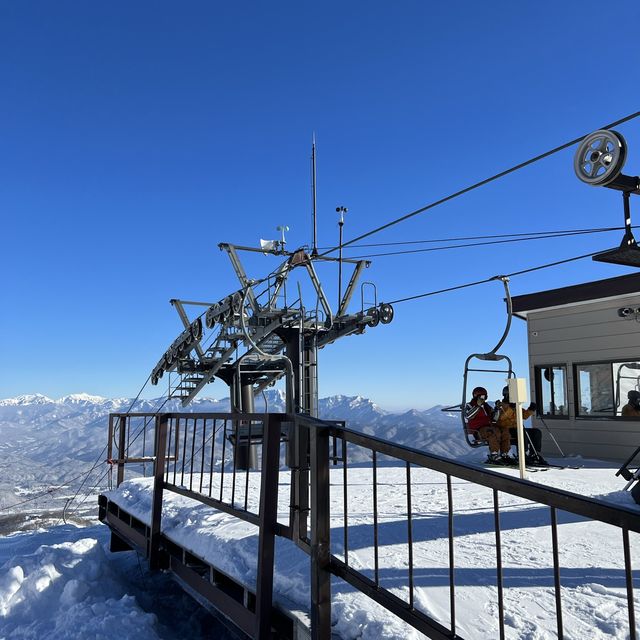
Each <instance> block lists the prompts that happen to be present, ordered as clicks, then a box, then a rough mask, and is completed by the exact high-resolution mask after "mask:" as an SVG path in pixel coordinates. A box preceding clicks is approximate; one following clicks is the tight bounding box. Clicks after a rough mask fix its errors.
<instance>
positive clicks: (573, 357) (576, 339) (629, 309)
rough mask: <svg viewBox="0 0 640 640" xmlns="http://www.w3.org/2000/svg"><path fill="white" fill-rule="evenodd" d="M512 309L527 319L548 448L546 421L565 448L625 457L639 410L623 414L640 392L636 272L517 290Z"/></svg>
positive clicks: (635, 439)
mask: <svg viewBox="0 0 640 640" xmlns="http://www.w3.org/2000/svg"><path fill="white" fill-rule="evenodd" d="M513 313H514V315H515V316H516V317H519V318H521V319H524V320H526V322H527V336H528V350H529V374H530V380H531V381H532V382H533V385H532V386H533V397H534V398H535V401H536V403H537V405H538V408H539V409H538V412H539V416H540V417H534V418H533V421H534V426H536V427H538V428H540V429H541V430H542V433H543V437H544V438H545V440H544V447H543V448H544V451H545V453H551V452H552V450H553V448H554V444H553V442H552V441H551V439H550V438H549V432H548V431H547V429H546V428H545V425H544V424H543V421H544V423H546V425H547V426H548V427H549V429H550V430H551V431H552V432H553V434H554V436H555V438H556V440H557V441H558V443H559V444H560V447H561V448H562V449H563V451H564V453H565V454H576V455H582V456H585V457H590V458H601V459H608V460H618V461H622V460H625V459H626V458H627V457H628V456H629V454H630V453H631V452H632V451H633V450H634V449H635V448H636V447H638V445H640V416H639V417H630V416H629V415H623V408H624V407H625V405H626V404H627V402H628V393H629V391H633V390H635V391H640V274H636V273H634V274H630V275H625V276H620V277H616V278H608V279H606V280H598V281H595V282H587V283H584V284H579V285H574V286H570V287H563V288H560V289H551V290H549V291H541V292H539V293H532V294H527V295H521V296H515V297H514V298H513ZM632 395H633V394H632ZM624 413H625V414H628V413H629V409H628V408H627V409H626V410H625V411H624Z"/></svg>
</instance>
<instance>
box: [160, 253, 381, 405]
mask: <svg viewBox="0 0 640 640" xmlns="http://www.w3.org/2000/svg"><path fill="white" fill-rule="evenodd" d="M270 244H271V245H273V246H269V247H267V248H265V247H263V248H262V249H257V248H252V247H241V246H236V245H232V244H227V243H221V244H220V245H219V247H220V249H221V250H223V251H226V252H227V254H228V256H229V259H230V260H231V264H232V267H233V269H234V271H235V273H236V275H237V277H238V280H239V283H240V287H239V288H238V289H237V290H236V291H233V292H232V293H230V294H229V295H227V296H225V297H224V298H222V299H220V300H219V301H217V302H214V303H210V302H197V301H186V300H177V299H174V300H171V303H172V305H173V306H174V307H175V308H176V310H177V312H178V315H179V316H180V319H181V320H182V322H183V325H184V330H183V331H182V332H181V333H180V335H179V336H178V337H177V338H176V339H175V340H174V341H173V343H172V344H171V345H170V346H169V348H168V349H167V350H166V351H165V353H164V354H163V356H162V358H160V360H159V362H158V364H157V365H156V366H155V368H154V369H153V371H152V373H151V382H152V384H154V385H155V384H158V382H159V380H160V379H161V378H162V377H163V375H164V374H165V373H169V372H176V373H177V374H178V382H177V384H175V385H174V386H173V387H171V386H170V389H169V394H170V395H171V396H172V397H178V398H180V400H181V401H182V405H183V406H186V405H188V404H189V403H190V402H191V401H192V400H193V399H194V398H195V397H196V396H197V395H198V393H200V391H201V390H202V389H203V388H204V387H205V385H206V384H207V383H209V382H211V381H213V380H214V379H215V378H216V377H217V378H219V379H221V380H223V381H225V382H226V383H227V384H228V385H229V387H230V388H231V400H232V406H233V407H234V408H235V409H238V410H243V411H252V410H253V397H254V396H255V395H256V394H257V393H260V392H261V391H262V390H263V389H265V388H266V387H268V386H271V385H273V384H275V382H277V381H278V380H279V379H280V378H282V377H285V378H286V380H287V394H286V395H287V403H288V407H287V409H288V410H289V411H292V412H300V413H307V414H309V415H316V413H317V411H316V409H317V350H318V349H320V348H322V347H325V346H327V345H328V344H331V343H333V342H335V341H336V340H338V339H339V338H342V337H344V336H347V335H352V334H361V333H363V332H364V331H365V329H366V328H367V327H375V326H377V325H378V324H379V323H383V324H388V323H389V322H391V321H392V319H393V315H394V312H393V308H392V307H391V305H389V304H386V303H380V304H378V302H377V292H376V289H375V285H373V284H372V283H366V282H364V283H362V284H361V297H362V302H361V305H360V306H361V308H360V310H359V311H357V312H355V313H347V308H348V307H349V304H350V302H351V301H352V298H353V295H354V293H355V291H356V288H357V286H358V282H359V280H360V276H361V274H362V272H363V270H364V269H365V268H366V267H368V266H369V264H370V263H369V262H368V261H366V260H349V259H342V258H339V259H337V258H331V257H327V256H319V255H317V252H315V253H314V252H312V253H311V254H309V253H308V252H307V251H306V250H305V249H298V250H296V251H293V252H289V251H286V250H285V246H284V241H283V242H274V243H270ZM240 251H249V252H255V253H263V254H265V255H269V254H271V255H275V256H281V257H283V258H284V260H283V262H282V263H281V264H280V265H279V266H278V267H277V268H276V269H275V270H274V271H273V272H272V273H271V274H270V275H269V276H267V277H265V278H262V279H259V280H251V279H249V278H248V277H247V274H246V271H245V269H244V267H243V265H242V262H241V260H240V257H239V252H240ZM317 261H325V262H339V263H340V266H342V263H346V264H350V265H352V266H353V273H352V275H351V279H350V281H349V283H348V285H347V287H346V289H345V291H344V295H341V297H340V300H339V304H338V309H337V311H336V312H335V313H334V312H333V311H332V309H331V306H330V304H329V301H328V299H327V297H326V295H325V293H324V291H323V288H322V285H321V283H320V280H319V278H318V275H317V273H316V269H315V268H314V263H315V262H317ZM295 269H298V270H300V269H303V270H305V271H306V274H307V275H308V277H309V280H310V282H311V284H312V286H313V290H314V294H315V295H314V298H315V299H313V300H312V303H313V305H312V306H310V307H308V308H305V306H304V305H303V301H302V294H301V293H300V295H299V297H298V298H297V299H296V300H295V301H293V302H292V303H291V302H289V301H288V300H287V295H286V292H287V287H286V285H287V281H288V279H289V277H290V275H291V273H292V272H293V271H294V270H295ZM367 286H368V287H369V289H366V287H367ZM258 289H260V291H258ZM298 291H299V289H298ZM365 291H369V292H371V291H372V293H373V297H374V302H373V304H372V306H369V305H366V306H367V307H368V308H366V309H365V303H364V296H365ZM369 295H371V293H369ZM186 307H198V308H202V307H205V308H206V311H203V312H201V313H200V314H199V315H198V316H197V317H196V318H195V319H194V320H190V319H189V316H188V314H187V311H186V309H185V308H186ZM203 320H204V321H203Z"/></svg>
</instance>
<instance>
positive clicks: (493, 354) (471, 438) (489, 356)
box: [443, 276, 515, 447]
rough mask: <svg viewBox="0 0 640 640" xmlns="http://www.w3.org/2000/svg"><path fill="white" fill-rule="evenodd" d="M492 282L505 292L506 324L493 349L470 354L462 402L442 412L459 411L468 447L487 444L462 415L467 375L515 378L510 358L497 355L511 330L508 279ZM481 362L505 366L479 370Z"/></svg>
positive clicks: (466, 363)
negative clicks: (477, 374)
mask: <svg viewBox="0 0 640 640" xmlns="http://www.w3.org/2000/svg"><path fill="white" fill-rule="evenodd" d="M493 279H494V280H500V281H501V282H502V284H503V285H504V291H505V299H506V302H507V324H506V326H505V328H504V331H503V333H502V337H501V338H500V340H499V341H498V343H497V344H496V346H495V347H493V349H491V351H488V352H487V353H472V354H471V355H470V356H469V357H468V358H467V359H466V361H465V363H464V374H463V383H462V402H461V404H460V406H459V407H457V406H455V405H454V406H453V407H446V408H444V409H443V411H460V419H461V421H462V430H463V432H464V436H465V439H466V441H467V444H468V445H469V446H470V447H481V446H483V445H486V444H487V442H486V441H484V440H482V439H481V438H480V437H479V435H478V433H477V432H476V431H474V430H472V429H469V428H468V426H467V421H466V419H465V415H464V408H465V406H466V404H467V385H468V381H469V373H471V372H473V373H480V372H481V373H491V374H495V373H500V374H503V375H506V377H507V378H515V373H514V371H513V364H512V363H511V358H509V356H506V355H503V354H500V353H498V349H500V347H501V346H502V345H503V344H504V341H505V340H506V339H507V336H508V335H509V329H510V328H511V319H512V317H513V306H512V304H511V293H510V291H509V278H508V277H507V276H496V277H495V278H493ZM476 360H477V361H480V363H482V362H502V361H504V363H505V364H506V368H505V369H486V368H480V363H478V364H475V361H476Z"/></svg>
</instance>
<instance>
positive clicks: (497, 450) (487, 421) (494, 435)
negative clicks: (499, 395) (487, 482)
mask: <svg viewBox="0 0 640 640" xmlns="http://www.w3.org/2000/svg"><path fill="white" fill-rule="evenodd" d="M471 395H472V398H471V401H470V402H467V404H466V405H465V407H464V417H465V422H466V424H467V429H468V430H469V431H471V432H472V433H474V434H476V435H477V437H478V438H480V439H482V440H486V441H487V443H488V445H489V457H488V458H487V462H489V463H491V464H511V463H512V462H511V459H510V456H509V448H510V447H511V436H510V435H509V430H508V429H500V428H499V427H498V426H497V425H496V423H495V421H494V417H493V408H492V407H491V406H490V405H489V404H487V396H488V393H487V390H486V389H485V388H484V387H476V388H475V389H474V390H473V391H472V393H471Z"/></svg>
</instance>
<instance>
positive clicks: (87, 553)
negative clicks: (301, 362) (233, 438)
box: [0, 394, 640, 640]
mask: <svg viewBox="0 0 640 640" xmlns="http://www.w3.org/2000/svg"><path fill="white" fill-rule="evenodd" d="M280 401H281V398H280V397H279V395H277V394H274V395H272V396H268V403H269V409H270V410H273V411H278V410H281V407H280V405H279V402H280ZM154 402H155V401H145V402H144V403H143V404H142V405H141V406H140V407H136V408H137V409H138V410H147V411H149V410H152V409H153V408H154V407H155V406H156V405H155V404H154ZM129 404H130V401H129V400H126V399H121V400H108V399H104V398H98V397H92V396H86V395H85V394H76V395H74V396H69V397H67V398H62V399H60V400H51V399H49V398H45V397H43V396H31V397H22V398H15V399H9V400H6V401H0V640H8V639H9V638H50V639H57V638H60V639H65V638H105V639H106V638H107V637H108V638H112V637H114V635H115V636H117V637H119V639H120V640H128V639H129V638H131V639H133V638H136V639H137V640H148V639H151V638H167V639H172V638H194V640H196V639H199V638H201V637H207V636H206V629H208V628H209V627H210V626H211V625H215V624H216V623H215V621H213V622H212V618H210V616H208V615H207V614H206V613H205V612H204V611H203V610H202V609H201V608H200V607H199V606H198V605H196V604H195V603H194V602H193V601H192V600H191V599H190V598H189V597H187V596H185V595H184V594H183V592H182V591H181V590H180V589H179V588H178V587H177V586H176V585H175V584H174V583H173V582H172V581H171V580H170V579H169V578H168V577H167V576H163V575H160V574H158V575H152V574H150V573H148V571H147V570H146V565H145V564H144V562H143V563H142V564H141V566H140V565H139V561H138V558H137V556H136V555H135V554H134V553H120V554H111V553H110V552H108V551H107V550H106V549H107V543H108V536H109V531H108V528H107V527H105V526H103V525H96V524H95V514H96V511H97V509H96V493H97V491H98V489H104V485H99V486H97V487H95V489H94V490H93V491H90V490H89V489H92V488H93V484H94V483H93V481H92V482H87V483H86V485H85V486H83V487H82V490H81V491H80V492H79V494H78V495H79V498H78V499H80V498H82V499H84V498H85V497H86V500H85V502H84V503H83V505H82V509H81V510H80V511H78V512H76V518H75V522H76V523H80V522H83V523H84V524H88V525H89V526H85V527H76V526H71V525H63V524H62V521H61V510H62V506H63V505H64V503H65V501H66V498H68V497H72V496H73V495H74V494H75V493H76V491H77V490H78V485H79V482H80V481H81V480H82V478H80V479H79V480H76V481H75V482H71V480H72V479H73V478H75V477H76V476H78V475H79V474H80V472H82V471H84V469H86V468H88V467H89V468H90V467H91V465H92V464H93V462H94V460H96V459H97V458H98V457H99V456H98V454H99V453H100V451H101V450H102V449H103V447H104V444H105V442H106V425H107V414H108V413H109V411H118V410H126V409H127V408H128V406H129ZM321 409H322V415H323V417H325V418H328V419H346V420H347V421H348V426H350V427H352V428H355V429H360V430H362V431H364V432H367V433H371V434H373V435H376V436H379V437H381V438H385V439H391V440H393V441H394V442H397V443H407V444H411V445H412V446H414V447H416V448H419V449H421V450H424V451H428V452H431V453H437V454H441V455H447V456H448V457H451V458H455V459H459V460H462V461H466V462H480V460H481V459H482V458H483V457H484V455H485V451H484V450H472V451H470V450H469V449H468V447H466V445H465V444H464V442H463V439H462V437H461V434H460V427H459V423H458V418H457V417H456V416H454V415H450V414H447V413H442V412H441V411H440V410H439V408H437V407H436V408H434V409H433V410H430V411H425V412H416V411H409V412H407V413H404V414H389V413H387V412H384V411H382V410H381V409H380V408H379V407H376V405H375V404H373V403H372V402H371V401H369V400H367V399H366V398H359V397H351V398H347V397H342V396H336V397H334V398H328V399H324V400H323V401H321ZM194 410H197V411H224V410H226V406H225V402H224V400H223V401H215V400H204V401H202V403H201V405H199V406H197V407H194ZM548 454H549V451H546V450H545V455H547V457H548ZM100 462H101V466H100V467H99V474H102V470H103V468H104V463H103V462H102V461H100ZM354 462H355V460H354ZM574 462H579V461H574ZM583 462H584V463H585V467H584V468H582V469H578V470H563V471H561V470H549V471H544V472H539V473H536V474H532V475H531V476H530V478H531V480H532V481H535V482H542V483H545V484H549V485H552V486H556V487H558V488H561V489H565V490H568V491H572V492H575V493H577V494H579V495H590V496H595V497H598V498H602V499H605V500H607V501H609V502H615V503H618V504H621V505H624V506H626V507H630V508H633V509H637V510H638V514H639V516H640V507H638V506H637V505H635V503H634V502H633V500H632V499H631V496H630V495H629V494H628V493H625V492H623V491H622V490H621V489H622V487H623V486H624V482H623V481H622V480H621V479H620V478H616V477H615V475H614V473H615V465H612V464H609V465H606V464H597V463H593V464H591V463H589V461H583ZM404 473H405V471H404V468H401V469H400V468H394V467H383V466H381V468H380V470H379V482H380V486H379V501H380V504H379V511H380V513H379V516H380V544H381V550H380V577H381V581H382V583H383V585H384V586H386V587H387V588H389V589H391V590H393V591H394V592H395V593H397V594H398V595H399V596H400V597H403V598H405V599H406V598H407V584H408V576H407V570H406V567H407V545H406V495H405V493H404V477H405V476H404ZM504 473H508V474H511V475H516V471H515V470H505V471H504ZM250 480H251V486H253V484H255V483H257V477H255V475H254V474H251V478H250ZM412 480H413V483H412V486H413V489H412V500H413V509H412V511H413V529H414V540H415V547H414V561H415V566H416V573H415V584H416V594H415V597H416V606H417V607H418V608H419V609H421V610H423V611H425V612H427V613H428V614H429V615H431V616H433V617H434V618H436V619H438V620H441V621H442V622H443V624H448V623H449V620H448V615H449V613H448V611H449V603H448V598H449V591H448V568H447V567H448V565H447V537H446V536H447V521H446V492H445V488H444V484H443V483H444V479H443V477H442V476H440V475H438V474H437V473H434V472H429V471H425V470H419V469H416V468H413V469H412ZM370 481H371V470H370V468H369V467H367V464H366V462H364V458H363V461H361V463H360V465H359V466H358V467H357V468H354V469H352V470H350V471H349V486H350V493H349V503H348V510H349V563H350V564H351V565H352V566H354V567H356V568H358V569H361V570H363V571H365V572H369V575H372V568H373V560H372V553H373V551H372V542H373V540H372V531H371V526H370V524H371V505H372V501H371V489H370V486H371V482H370ZM67 482H68V484H67V485H66V486H65V488H64V489H63V490H60V491H56V492H55V493H52V494H48V493H47V489H49V488H51V487H52V486H53V487H55V486H58V485H59V484H64V483H67ZM281 482H282V483H283V485H282V495H281V499H282V502H281V506H280V512H281V513H280V518H281V520H282V521H285V520H286V515H287V514H286V504H287V502H286V499H287V498H288V496H286V491H285V486H286V483H287V474H286V472H283V473H282V476H281ZM333 483H334V485H335V486H334V487H333V492H332V503H333V506H332V509H333V513H334V517H333V519H332V527H333V530H332V540H333V552H334V553H335V554H336V555H338V556H340V555H341V554H342V553H343V549H342V547H341V545H342V539H343V538H342V520H341V518H342V515H341V514H342V478H341V477H338V478H334V479H333ZM147 485H148V482H147V481H145V480H144V479H132V480H130V481H127V483H126V484H125V485H124V486H123V487H122V489H121V490H120V491H119V492H118V498H117V500H118V501H119V502H121V503H122V504H123V505H124V506H126V508H128V509H130V510H131V511H132V512H133V513H134V514H137V515H138V516H139V517H140V518H141V519H147V518H148V508H149V500H150V495H149V492H148V490H147V489H148V486H147ZM243 487H244V484H243V483H238V490H237V493H236V500H237V501H242V502H244V495H243ZM453 487H454V506H455V512H456V517H455V533H456V543H455V554H456V568H457V569H456V583H457V591H456V593H457V596H456V602H457V622H458V632H459V634H460V635H461V636H462V637H466V638H481V639H488V640H493V638H497V637H498V633H497V603H496V590H495V584H496V577H495V568H494V557H495V555H494V554H495V539H494V533H493V531H494V530H493V514H492V511H491V505H492V495H491V492H490V491H489V490H487V489H484V488H482V487H479V486H475V485H472V484H469V483H466V482H462V481H454V485H453ZM256 488H257V487H256ZM43 492H44V493H43ZM41 494H42V495H41ZM40 495H41V497H39V498H38V499H37V500H32V498H33V497H34V496H40ZM255 495H257V491H251V492H250V496H255ZM24 500H30V501H29V502H24V503H23V504H20V503H21V502H22V501H24ZM251 500H252V498H251V497H250V501H249V502H250V504H251ZM501 504H503V505H504V507H505V510H504V513H503V515H502V528H503V533H502V538H503V555H504V558H503V559H504V577H505V587H506V594H505V597H506V601H505V612H506V625H507V635H508V637H509V638H518V639H523V640H544V639H546V638H555V637H556V632H555V616H554V610H555V608H554V607H555V605H554V600H553V589H552V587H553V576H552V572H551V566H552V563H551V558H550V530H549V527H548V526H547V525H548V522H549V512H548V510H547V509H544V508H541V507H540V506H537V505H533V504H530V503H527V502H526V501H523V500H518V499H514V498H509V497H508V496H502V498H501ZM77 516H81V517H77ZM559 517H560V523H561V524H560V529H559V534H560V562H561V566H562V585H563V591H562V597H563V605H564V610H563V613H564V620H565V625H564V626H565V637H567V638H580V640H587V639H588V640H591V639H592V638H593V639H598V638H621V639H622V638H626V637H628V631H627V621H626V594H625V582H624V569H623V564H622V545H621V535H620V532H619V531H618V530H616V529H614V528H613V527H608V526H605V525H598V524H597V523H591V522H587V521H583V520H581V519H579V518H574V517H572V516H569V515H566V514H565V515H563V514H560V516H559ZM164 527H165V533H167V535H169V536H170V537H173V538H174V539H176V541H179V542H181V543H182V544H184V545H185V546H187V547H188V548H189V549H191V550H192V551H194V552H196V553H198V554H200V555H202V556H204V557H207V558H210V559H211V560H212V561H213V562H214V563H215V564H217V565H218V566H219V567H220V568H221V569H223V570H225V571H227V572H228V573H230V574H232V575H233V576H234V577H236V579H238V580H241V581H244V582H245V583H246V584H247V585H248V586H251V585H253V582H254V579H255V555H256V554H255V549H256V544H257V532H256V530H255V529H254V527H252V526H251V525H249V524H246V523H242V522H239V521H236V520H235V519H233V518H232V517H231V516H227V515H225V514H221V513H216V512H215V511H213V510H212V509H210V508H208V507H205V506H204V505H201V504H199V503H196V504H194V503H193V502H192V501H190V500H188V499H186V498H182V497H179V496H175V495H172V494H169V493H167V495H166V502H165V507H164ZM20 530H23V533H18V532H19V531H20ZM7 534H8V535H7ZM194 534H197V535H194ZM639 537H640V536H636V535H635V534H631V547H632V553H633V563H634V567H638V566H640V565H639V563H640V556H639V554H640V540H639V539H638V538H639ZM308 567H309V560H308V557H307V556H306V555H304V554H303V553H302V552H301V551H300V550H299V549H297V548H295V547H294V546H293V545H291V544H290V543H289V542H288V541H286V540H281V539H279V540H278V542H277V573H276V583H275V589H276V598H278V599H279V600H280V601H281V602H283V603H284V604H285V605H286V606H287V607H289V608H292V609H295V610H297V611H298V615H300V616H301V617H302V618H304V617H305V616H306V615H307V613H306V612H307V609H308V600H309V586H308V584H309V581H308ZM333 594H334V607H333V615H334V630H335V632H336V633H337V634H339V635H340V636H342V637H345V638H352V637H363V638H382V637H387V638H398V637H402V638H407V639H409V638H414V637H418V634H416V633H415V632H414V631H413V630H411V629H408V628H407V627H406V626H404V625H403V624H401V623H400V622H398V621H397V620H395V619H393V618H392V617H390V615H389V614H388V613H386V612H385V611H383V610H382V609H381V608H379V607H378V606H377V605H375V604H373V603H372V602H371V601H369V600H368V598H367V597H366V596H364V595H361V594H359V593H357V592H355V591H354V590H353V589H352V588H351V587H348V586H347V585H346V584H344V583H342V582H340V581H338V580H334V583H333ZM636 609H637V610H640V603H637V604H636ZM226 635H227V634H226V633H225V632H224V631H223V630H221V631H216V632H215V633H214V637H216V638H222V637H226Z"/></svg>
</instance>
